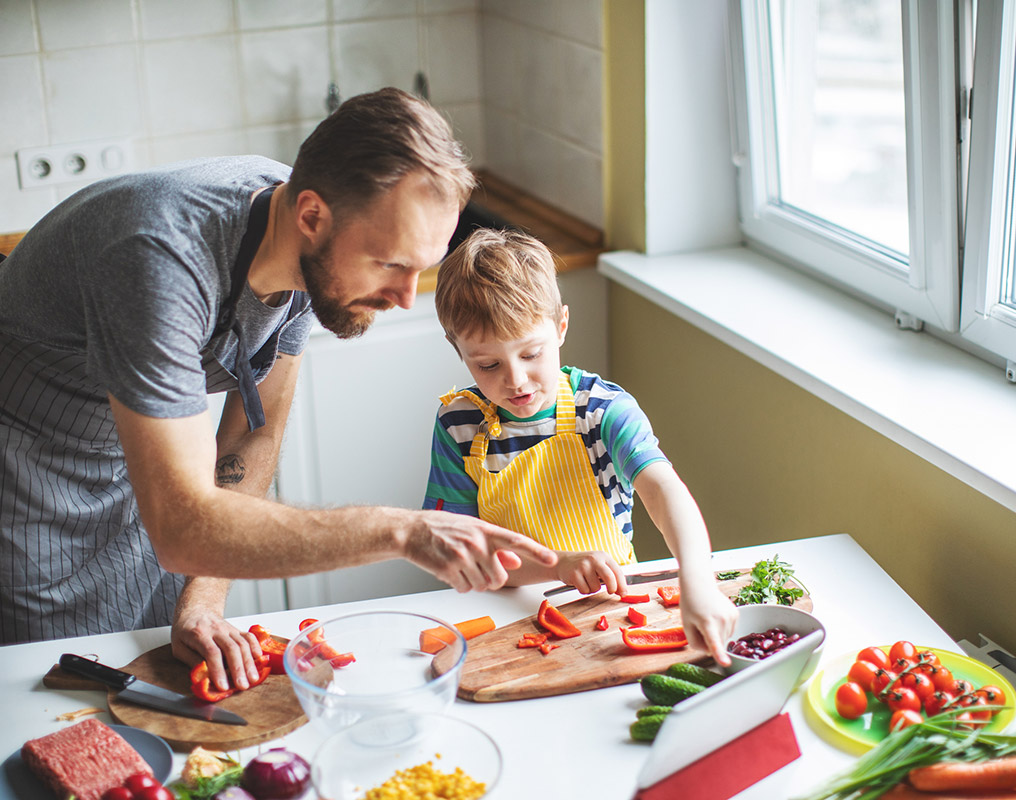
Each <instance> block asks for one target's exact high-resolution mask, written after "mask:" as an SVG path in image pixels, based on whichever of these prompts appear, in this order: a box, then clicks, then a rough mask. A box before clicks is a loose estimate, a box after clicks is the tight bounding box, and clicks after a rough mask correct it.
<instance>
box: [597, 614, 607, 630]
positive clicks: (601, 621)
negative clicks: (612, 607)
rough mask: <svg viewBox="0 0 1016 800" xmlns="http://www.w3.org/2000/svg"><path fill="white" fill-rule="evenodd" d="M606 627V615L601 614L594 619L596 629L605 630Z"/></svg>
mask: <svg viewBox="0 0 1016 800" xmlns="http://www.w3.org/2000/svg"><path fill="white" fill-rule="evenodd" d="M607 627H608V624H607V618H606V616H601V617H600V618H599V619H598V620H596V630H598V631H605V630H607Z"/></svg>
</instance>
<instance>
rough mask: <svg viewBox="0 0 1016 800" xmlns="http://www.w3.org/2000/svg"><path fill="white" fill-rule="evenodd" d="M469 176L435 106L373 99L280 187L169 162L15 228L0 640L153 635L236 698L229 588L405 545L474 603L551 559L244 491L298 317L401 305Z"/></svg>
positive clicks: (209, 164) (264, 478) (409, 517)
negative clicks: (159, 634)
mask: <svg viewBox="0 0 1016 800" xmlns="http://www.w3.org/2000/svg"><path fill="white" fill-rule="evenodd" d="M472 186H473V178H472V175H471V174H470V173H469V171H468V169H467V168H466V166H465V163H464V160H463V157H462V155H461V150H460V148H459V146H458V144H457V143H456V142H455V140H454V139H453V137H452V135H451V130H450V128H449V127H448V125H447V123H446V122H445V121H444V120H443V119H442V117H441V116H440V115H439V114H438V113H437V112H436V111H434V110H433V109H432V108H430V107H429V106H428V105H426V104H425V103H424V102H422V101H420V100H418V99H416V98H414V97H412V96H411V95H408V94H406V93H404V92H401V91H398V90H395V89H386V90H382V91H380V92H376V93H374V94H370V95H361V96H360V97H356V98H353V99H351V100H349V101H348V102H347V103H345V104H343V106H342V107H340V109H339V110H338V111H337V112H335V113H334V114H332V115H331V116H330V117H329V118H327V119H326V120H325V121H323V122H322V123H321V124H320V125H319V126H318V128H317V129H316V130H315V131H314V132H313V133H312V134H311V136H310V137H308V139H307V141H306V142H304V144H303V146H302V147H301V149H300V152H299V155H298V156H297V159H296V163H295V164H294V166H293V169H292V173H291V174H290V172H289V170H288V169H287V168H286V167H284V166H283V165H281V164H278V163H276V162H273V161H270V160H268V159H262V158H257V157H244V158H231V159H208V160H202V161H198V162H189V163H187V164H183V165H173V166H170V167H166V168H163V169H158V170H153V171H151V172H149V173H143V174H139V175H132V176H125V177H120V178H115V179H111V180H109V181H102V182H99V183H97V184H93V185H92V186H89V187H87V188H85V189H83V190H81V191H80V192H78V193H77V194H75V195H74V196H72V197H71V198H69V199H68V200H67V201H65V202H64V203H62V204H61V205H60V206H58V207H57V208H55V209H54V210H53V211H52V212H51V213H50V214H48V215H47V216H46V217H45V218H44V219H43V220H41V221H40V222H39V223H38V224H37V225H36V226H35V227H34V228H33V229H32V230H31V231H29V232H28V234H26V236H25V238H24V239H23V240H22V242H21V243H20V244H19V245H18V246H17V247H16V248H15V249H14V251H13V252H12V253H11V255H10V257H9V258H8V259H7V260H6V261H5V262H3V264H2V265H0V452H2V456H0V458H2V462H0V463H2V472H0V641H3V642H16V641H26V640H35V639H44V638H57V637H62V636H73V635H82V634H88V633H99V632H105V631H111V630H124V629H132V628H137V627H148V626H152V625H162V624H169V623H170V622H171V623H172V626H173V628H172V642H173V652H174V653H175V654H176V655H177V657H179V658H180V659H181V660H183V661H186V662H187V663H188V664H194V663H196V662H197V661H200V660H202V659H205V660H207V661H208V662H209V671H210V674H211V676H212V679H213V681H214V682H215V683H216V684H217V685H218V686H220V688H225V686H226V685H227V684H226V681H227V671H228V673H229V675H230V676H231V677H232V679H233V680H234V681H235V682H236V683H237V685H239V686H240V687H242V688H244V687H246V685H247V682H248V679H249V678H253V677H254V676H255V675H256V671H255V669H254V661H253V657H254V656H256V655H257V654H258V652H259V650H258V647H257V644H256V641H255V640H254V639H253V637H252V636H250V635H249V634H244V633H241V632H240V631H237V630H236V629H235V628H233V627H232V626H231V625H229V624H228V623H226V622H225V621H224V620H223V619H222V613H223V608H224V603H225V596H226V592H227V590H228V585H229V579H234V578H269V577H285V576H290V575H301V574H307V573H311V572H316V571H319V570H324V569H332V568H336V567H341V566H354V565H358V564H364V563H369V562H372V561H378V560H383V559H388V558H399V557H401V558H406V559H408V560H410V561H412V562H413V563H415V564H417V565H418V566H420V567H422V568H424V569H426V570H428V571H430V572H431V573H433V574H434V575H436V576H437V577H439V578H441V579H442V580H444V581H446V582H447V583H449V584H450V585H451V586H453V587H454V588H456V589H457V590H459V591H468V590H481V591H482V590H485V589H495V588H499V587H500V586H503V585H504V583H505V581H506V580H507V572H506V569H513V568H517V567H518V565H519V563H520V560H519V556H518V555H517V554H516V552H514V551H518V553H520V554H522V555H524V556H526V557H527V558H534V559H536V560H538V561H543V562H545V563H549V564H552V563H553V562H554V561H555V556H554V555H553V553H552V552H551V551H549V550H546V549H545V548H543V547H541V546H539V545H536V544H535V543H533V542H532V541H531V540H529V539H527V538H526V537H523V536H520V535H518V534H515V533H513V532H510V531H507V530H504V529H502V528H498V527H496V526H493V525H489V524H485V523H482V522H480V521H479V520H476V519H473V518H468V517H463V516H461V515H456V514H448V513H444V512H421V511H409V510H404V509H396V508H356V507H348V508H339V509H330V510H315V509H296V508H292V507H288V506H285V505H282V504H280V503H275V502H271V501H269V500H267V499H265V498H264V495H265V493H266V491H267V489H268V486H269V483H270V481H271V476H272V474H273V471H274V468H275V464H276V461H277V458H278V453H279V447H280V443H281V438H282V433H283V430H284V427H285V421H286V417H287V415H288V412H289V407H290V403H291V401H292V397H293V391H294V387H295V384H296V377H297V373H298V370H299V365H300V358H301V356H300V354H301V353H302V351H303V348H304V345H305V343H306V340H307V335H308V332H309V328H310V322H311V317H310V316H309V314H308V313H307V311H308V307H312V308H313V311H314V313H315V314H316V316H317V318H318V319H319V320H320V322H321V323H322V324H323V325H324V326H325V327H327V328H328V329H330V330H331V331H333V332H334V333H335V334H336V335H338V336H340V337H351V336H357V335H359V334H361V333H363V331H365V330H366V329H367V328H368V327H369V326H370V324H371V321H372V320H373V317H374V314H375V312H376V311H377V310H379V309H380V310H384V309H388V308H392V307H393V306H395V305H398V306H401V307H404V308H408V307H410V306H411V305H412V304H413V301H414V298H415V294H416V284H417V278H418V276H419V274H420V272H422V271H423V270H424V269H426V268H428V267H430V266H432V265H434V264H436V263H437V262H438V261H440V260H441V258H442V257H443V256H444V253H445V250H446V248H447V245H448V240H449V239H450V237H451V235H452V232H453V231H454V228H455V225H456V221H457V217H458V213H459V211H460V210H461V208H462V206H463V205H464V203H465V200H466V199H467V197H468V194H469V192H470V191H471V189H472ZM222 390H229V395H228V396H227V400H226V403H225V408H224V411H223V415H222V419H221V422H220V424H219V427H218V432H217V433H216V434H214V435H213V431H212V423H211V420H210V418H209V413H208V408H207V400H206V394H207V392H214V391H222ZM184 575H189V576H192V577H191V578H188V579H186V580H185V579H184V578H183V576H184ZM194 576H196V577H194ZM174 609H175V610H174Z"/></svg>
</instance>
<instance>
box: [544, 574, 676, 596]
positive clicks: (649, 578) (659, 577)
mask: <svg viewBox="0 0 1016 800" xmlns="http://www.w3.org/2000/svg"><path fill="white" fill-rule="evenodd" d="M680 572H681V571H680V570H677V569H664V570H660V571H659V572H642V573H640V574H638V575H625V576H624V579H625V582H626V583H627V584H628V585H629V586H635V585H637V584H640V583H652V582H653V581H665V580H667V579H668V578H676V577H677V576H678V575H679V574H680ZM574 588H575V587H574V586H569V585H568V584H565V585H563V586H555V587H554V588H553V589H547V591H545V592H544V593H543V596H544V597H553V596H554V595H555V594H561V593H562V592H570V591H571V590H572V589H574Z"/></svg>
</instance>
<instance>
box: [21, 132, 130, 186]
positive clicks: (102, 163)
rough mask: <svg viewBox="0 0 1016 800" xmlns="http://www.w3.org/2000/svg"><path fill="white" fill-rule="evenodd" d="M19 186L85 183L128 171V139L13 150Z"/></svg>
mask: <svg viewBox="0 0 1016 800" xmlns="http://www.w3.org/2000/svg"><path fill="white" fill-rule="evenodd" d="M14 157H15V159H16V160H17V162H18V181H19V182H20V184H21V188H22V189H38V188H42V187H46V186H64V185H66V184H72V183H76V184H82V185H83V184H86V183H91V182H92V181H97V180H99V179H100V178H108V177H110V176H112V175H119V174H121V173H124V172H129V171H130V170H131V169H132V168H133V165H134V147H133V145H132V144H131V140H130V139H102V140H100V141H94V142H79V143H77V144H56V145H50V146H46V147H26V148H23V149H21V150H18V151H17V152H15V154H14Z"/></svg>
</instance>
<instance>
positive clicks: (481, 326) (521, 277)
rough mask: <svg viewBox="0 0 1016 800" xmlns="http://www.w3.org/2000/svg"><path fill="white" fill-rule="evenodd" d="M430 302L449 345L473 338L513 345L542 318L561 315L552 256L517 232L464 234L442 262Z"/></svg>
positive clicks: (536, 241)
mask: <svg viewBox="0 0 1016 800" xmlns="http://www.w3.org/2000/svg"><path fill="white" fill-rule="evenodd" d="M434 302H435V305H436V306H437V317H438V320H440V322H441V326H442V327H443V328H444V330H445V333H446V334H447V335H448V338H449V339H450V340H451V342H452V344H455V343H456V339H457V337H459V336H470V335H473V334H483V335H487V336H493V337H494V338H496V339H497V340H499V341H504V342H510V341H514V340H515V339H521V338H522V337H523V336H525V335H526V333H528V332H529V331H530V330H532V328H533V327H534V326H535V325H538V324H540V323H541V322H542V321H543V320H545V319H551V320H553V321H554V323H555V324H557V323H560V321H561V314H562V306H561V291H560V289H559V288H558V285H557V269H556V267H555V266H554V257H553V256H552V255H551V254H550V251H549V250H548V249H547V247H546V246H545V245H544V244H543V242H541V241H539V240H538V239H534V238H533V237H532V236H530V235H528V234H526V233H522V232H521V231H517V230H503V231H502V230H491V229H489V228H480V229H478V230H476V231H474V232H473V233H472V234H470V235H469V237H468V238H467V239H466V240H465V241H464V242H462V244H460V245H459V246H458V247H456V248H455V250H454V252H452V254H451V255H449V256H448V257H447V258H446V259H445V260H444V262H442V264H441V267H440V269H439V270H438V273H437V289H436V290H435V294H434Z"/></svg>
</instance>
